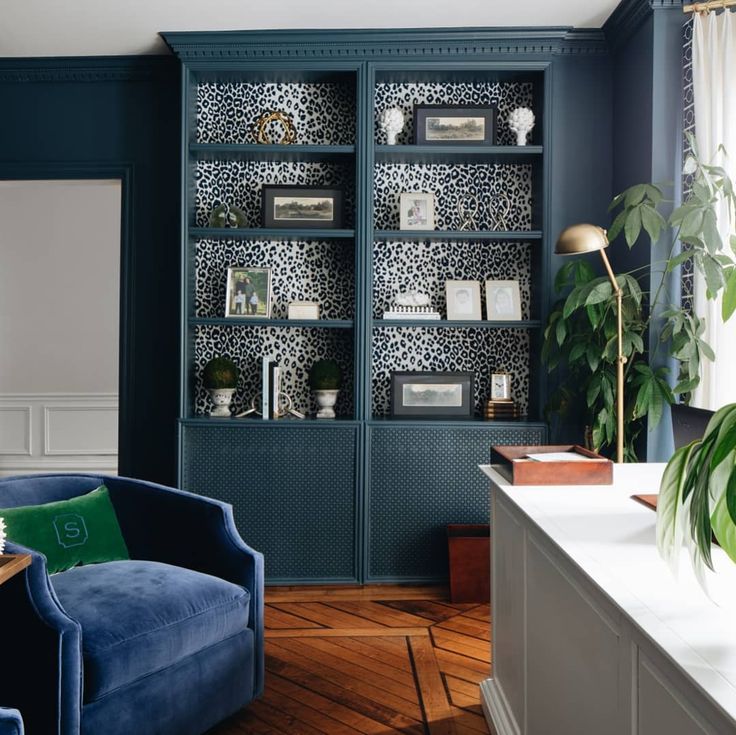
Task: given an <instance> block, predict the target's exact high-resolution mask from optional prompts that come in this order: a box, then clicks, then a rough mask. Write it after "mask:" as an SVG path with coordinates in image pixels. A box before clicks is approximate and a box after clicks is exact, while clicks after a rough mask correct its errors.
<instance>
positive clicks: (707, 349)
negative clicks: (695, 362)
mask: <svg viewBox="0 0 736 735" xmlns="http://www.w3.org/2000/svg"><path fill="white" fill-rule="evenodd" d="M698 347H699V348H700V351H701V352H702V353H703V355H705V357H707V358H708V359H709V360H710V361H711V362H715V359H716V353H715V352H713V348H712V347H711V346H710V345H709V344H708V343H707V342H706V341H705V340H702V339H699V340H698Z"/></svg>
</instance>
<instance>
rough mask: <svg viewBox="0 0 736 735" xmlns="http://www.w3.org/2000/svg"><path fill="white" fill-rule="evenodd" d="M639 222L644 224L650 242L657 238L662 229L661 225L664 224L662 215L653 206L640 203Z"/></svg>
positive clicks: (654, 241)
mask: <svg viewBox="0 0 736 735" xmlns="http://www.w3.org/2000/svg"><path fill="white" fill-rule="evenodd" d="M641 223H642V225H644V229H645V230H646V232H647V234H648V235H649V239H650V240H651V241H652V244H654V243H656V242H657V240H659V234H660V232H661V231H662V227H664V225H665V221H664V219H663V217H662V215H661V214H660V213H659V212H658V211H657V210H656V209H654V207H650V206H647V205H646V204H642V206H641Z"/></svg>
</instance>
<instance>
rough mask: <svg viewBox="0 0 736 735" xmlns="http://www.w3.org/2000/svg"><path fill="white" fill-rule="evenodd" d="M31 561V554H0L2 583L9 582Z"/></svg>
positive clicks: (0, 580) (0, 579)
mask: <svg viewBox="0 0 736 735" xmlns="http://www.w3.org/2000/svg"><path fill="white" fill-rule="evenodd" d="M30 563H31V555H30V554H3V555H2V556H0V584H3V582H7V581H8V580H9V579H10V578H11V577H14V576H15V575H16V574H18V572H22V571H23V570H24V569H25V568H26V567H27V566H29V565H30Z"/></svg>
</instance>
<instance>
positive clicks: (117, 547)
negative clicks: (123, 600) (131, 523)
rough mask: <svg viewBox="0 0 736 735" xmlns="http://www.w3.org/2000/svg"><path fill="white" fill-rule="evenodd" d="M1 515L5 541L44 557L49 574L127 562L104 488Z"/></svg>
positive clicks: (118, 528)
mask: <svg viewBox="0 0 736 735" xmlns="http://www.w3.org/2000/svg"><path fill="white" fill-rule="evenodd" d="M2 514H3V517H4V518H5V523H6V524H7V536H8V538H9V539H10V540H11V541H15V542H16V543H18V544H22V545H23V546H27V547H28V548H31V549H35V550H36V551H40V552H41V553H42V554H44V555H45V556H46V564H47V568H48V571H49V573H52V574H53V573H54V572H63V571H64V570H65V569H71V568H72V567H73V566H76V565H77V564H96V563H99V562H106V561H115V560H119V559H129V558H130V557H129V554H128V549H127V547H126V546H125V541H124V540H123V535H122V533H121V532H120V525H119V524H118V519H117V517H116V516H115V509H114V508H113V505H112V503H111V502H110V494H109V493H108V490H107V488H106V487H105V486H104V485H102V486H100V487H98V488H97V489H96V490H93V491H92V492H91V493H87V494H86V495H80V496H78V497H75V498H70V499H69V500H57V501H55V502H52V503H44V504H41V505H24V506H20V507H15V508H5V509H4V510H3V511H2Z"/></svg>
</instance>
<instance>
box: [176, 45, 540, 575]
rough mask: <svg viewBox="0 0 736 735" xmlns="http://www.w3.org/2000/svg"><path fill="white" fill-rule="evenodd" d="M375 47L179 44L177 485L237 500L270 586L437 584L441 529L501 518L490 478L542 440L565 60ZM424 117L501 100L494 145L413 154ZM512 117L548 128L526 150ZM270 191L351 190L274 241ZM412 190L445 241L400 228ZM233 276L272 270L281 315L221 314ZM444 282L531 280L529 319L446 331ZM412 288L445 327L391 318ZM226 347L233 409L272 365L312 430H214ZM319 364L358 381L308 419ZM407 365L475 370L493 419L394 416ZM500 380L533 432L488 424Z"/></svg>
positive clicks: (525, 291) (287, 425) (293, 426)
mask: <svg viewBox="0 0 736 735" xmlns="http://www.w3.org/2000/svg"><path fill="white" fill-rule="evenodd" d="M367 35H368V36H370V37H371V40H370V41H368V40H366V39H364V38H363V37H362V36H361V37H360V38H358V37H356V40H355V44H356V45H355V47H354V49H360V51H359V53H358V52H355V53H358V58H355V57H354V55H352V54H353V51H354V49H353V51H351V52H350V54H347V53H343V52H338V51H337V50H336V48H335V47H334V46H332V45H331V44H330V43H328V42H325V43H316V44H306V45H303V44H302V42H301V40H299V39H298V38H297V37H296V36H295V38H294V39H293V41H292V40H290V39H289V34H286V36H284V38H285V39H286V40H285V41H283V43H281V45H280V46H279V50H278V51H277V50H276V49H275V48H272V47H271V46H269V45H268V43H267V39H268V37H269V34H268V33H266V34H257V33H253V34H249V33H242V34H241V33H237V34H233V35H230V34H215V35H213V34H206V37H207V40H206V42H205V41H203V45H202V46H201V47H200V46H199V45H198V39H199V38H200V34H187V33H184V34H166V39H167V42H168V43H169V44H170V45H171V47H172V49H173V50H174V51H175V52H176V53H177V54H179V55H180V57H181V58H182V61H183V66H182V70H183V71H182V79H183V86H182V88H183V121H184V122H183V125H184V146H183V148H184V150H183V172H184V181H183V203H184V207H183V237H182V242H183V259H182V267H183V282H184V284H185V288H184V289H183V292H184V294H183V308H182V314H183V319H182V401H181V420H180V427H181V431H180V444H181V451H180V457H181V460H180V481H181V484H182V486H184V487H185V488H187V489H189V490H193V491H195V492H203V493H206V494H210V495H214V496H215V497H221V498H222V499H224V500H228V501H229V502H232V503H233V505H234V508H235V515H236V522H237V523H238V527H239V529H240V531H241V533H242V535H243V536H244V538H246V540H247V541H248V542H249V543H251V544H252V545H253V546H255V547H256V548H259V549H261V550H262V551H264V553H265V554H266V573H267V578H268V579H269V581H270V582H271V583H289V582H304V581H307V582H308V581H315V582H319V581H335V582H338V581H389V580H394V579H396V580H409V579H412V580H430V579H441V578H442V577H443V576H444V574H445V573H446V557H445V542H444V526H445V524H446V523H449V522H463V521H467V522H470V523H474V522H483V521H485V520H487V515H488V514H487V510H486V508H487V498H486V489H485V484H484V483H483V480H482V478H481V476H480V474H479V473H478V472H477V469H476V465H477V464H478V463H479V462H482V461H486V460H487V456H488V450H489V449H490V446H491V445H492V444H500V443H528V444H533V443H539V442H541V441H543V440H544V439H545V437H546V427H545V425H544V424H543V423H542V421H541V408H542V403H543V399H544V395H543V391H542V390H541V385H542V382H543V381H542V379H541V371H540V366H539V346H540V344H539V343H540V333H541V326H542V324H543V322H544V319H545V303H546V288H547V283H548V280H549V278H548V272H547V269H548V266H547V262H548V258H547V257H546V256H545V254H544V252H545V247H546V244H547V243H548V234H547V232H546V230H545V224H546V205H545V196H546V183H545V182H546V176H547V167H546V166H547V163H546V162H547V149H546V140H547V136H548V132H549V121H548V118H547V110H548V109H549V98H548V91H547V90H548V88H549V84H548V73H549V65H550V62H549V60H548V59H545V58H541V57H540V58H539V59H536V60H531V61H530V60H529V59H528V58H525V59H524V60H523V61H519V62H517V63H515V62H514V61H513V55H508V54H507V55H505V56H504V55H500V56H499V55H496V56H493V55H490V56H489V55H488V54H487V53H483V54H478V57H477V58H476V57H475V56H474V52H473V51H472V43H470V40H468V43H467V45H466V44H465V42H464V44H463V48H464V49H465V51H463V52H462V53H461V54H459V55H454V56H453V58H452V59H451V60H449V59H443V58H442V53H441V52H439V51H437V50H433V48H434V47H432V48H429V49H427V50H424V51H423V52H421V53H412V54H411V57H410V58H404V57H405V55H406V54H407V49H408V48H409V47H410V46H411V43H409V45H408V46H405V45H402V43H396V42H394V41H392V42H391V45H390V48H389V47H386V48H385V55H383V52H382V55H381V58H376V56H375V55H376V53H377V51H376V48H378V46H380V44H381V43H384V44H385V39H384V38H383V36H382V34H381V33H380V32H375V33H373V32H372V33H370V34H367ZM297 36H298V34H297ZM261 38H262V39H264V41H263V43H261V42H260V41H259V39H261ZM299 38H301V36H299ZM366 38H367V37H366ZM392 38H393V37H392ZM438 38H439V36H438ZM407 43H408V42H407ZM264 44H265V45H264ZM376 44H378V46H377V45H376ZM361 54H362V55H361ZM346 57H349V58H346ZM418 104H446V105H452V106H456V105H470V104H474V105H483V106H491V105H492V106H495V107H496V108H497V134H496V140H495V143H494V145H490V146H480V145H478V146H476V145H467V146H465V145H463V146H433V145H415V144H414V131H413V110H414V107H415V106H416V105H418ZM393 106H398V107H400V108H401V109H402V110H403V111H404V113H405V118H406V123H407V124H406V127H405V129H404V131H403V132H402V134H401V136H400V138H399V141H398V144H397V145H391V146H389V145H387V144H386V142H385V139H384V137H383V134H382V133H381V132H380V130H379V126H378V119H379V116H380V113H381V112H382V111H383V110H384V109H385V108H387V107H393ZM517 106H528V107H531V108H532V109H533V110H534V112H535V115H536V127H535V129H534V133H533V136H532V139H531V141H530V144H529V145H527V146H521V147H519V146H516V145H515V144H514V142H515V141H514V138H513V136H512V134H511V131H510V130H509V129H508V126H507V118H508V114H509V112H510V111H511V110H512V109H514V108H515V107H517ZM270 110H279V111H283V112H286V113H288V114H290V115H291V116H292V117H293V119H294V121H295V124H296V129H297V143H296V144H293V145H280V144H259V143H257V141H256V138H255V136H254V132H253V131H254V127H253V125H254V122H255V120H256V119H257V118H258V117H259V115H261V114H262V113H263V112H266V111H270ZM264 184H289V185H297V184H306V185H315V186H327V187H333V188H339V189H341V190H342V192H343V196H344V206H345V211H344V221H343V229H340V230H330V229H324V230H310V229H304V230H293V229H289V230H281V229H273V228H265V227H264V223H263V221H262V219H261V189H262V186H263V185H264ZM405 191H425V192H432V193H433V194H434V195H435V201H436V213H435V216H436V229H435V230H433V231H427V232H416V231H412V232H407V231H401V230H400V228H399V195H400V194H401V193H402V192H405ZM466 192H470V193H473V194H475V195H476V196H477V197H478V200H479V203H480V208H479V212H478V214H477V216H476V228H475V229H472V230H467V229H461V224H462V219H461V216H460V213H459V212H458V209H457V204H458V201H459V199H460V197H461V196H462V195H463V194H464V193H466ZM500 193H503V194H504V195H506V196H507V197H508V203H509V207H508V211H507V212H506V214H505V220H506V227H505V228H504V229H503V230H499V229H497V228H496V227H495V226H494V221H495V219H494V217H492V216H491V213H490V211H489V205H490V202H491V199H492V197H494V196H496V195H498V194H500ZM223 201H224V202H228V203H230V204H235V205H237V206H238V207H239V208H240V209H241V210H242V211H243V212H244V213H245V216H246V219H247V222H246V225H247V226H246V227H244V228H239V229H232V228H225V229H218V228H211V227H210V226H209V214H210V212H211V210H212V208H213V207H215V206H216V205H218V204H219V203H221V202H223ZM229 266H252V267H268V268H271V269H272V278H273V284H272V293H273V306H272V315H271V318H270V319H268V320H264V319H232V318H229V319H228V318H225V315H224V305H225V288H226V274H227V268H228V267H229ZM449 279H455V280H462V279H471V280H478V281H481V283H484V282H485V281H486V280H487V279H494V280H517V281H518V282H519V284H520V292H521V301H522V318H521V319H520V320H519V321H514V322H490V321H486V320H483V321H474V322H457V321H448V320H447V317H446V309H445V281H446V280H449ZM406 290H419V291H424V292H425V293H428V294H429V296H430V300H431V305H432V307H433V308H435V309H437V310H438V311H439V312H440V313H441V315H442V318H441V319H440V320H439V321H433V322H426V321H421V320H414V321H387V320H384V319H383V318H382V316H383V312H384V311H386V310H387V309H389V307H390V306H391V305H392V303H393V300H394V298H395V296H396V295H397V293H399V292H402V291H406ZM293 300H309V301H317V302H319V303H320V306H321V317H320V319H319V320H314V321H312V320H309V321H290V320H288V319H287V318H286V316H287V306H288V303H289V302H290V301H293ZM484 316H485V305H484ZM215 355H226V356H228V357H230V358H232V359H233V360H235V362H236V363H237V364H238V365H239V367H240V368H241V371H242V377H241V380H240V383H239V386H238V390H237V393H236V397H235V403H236V404H237V405H238V406H247V405H248V404H249V402H250V400H251V397H252V396H254V395H256V394H258V393H259V392H260V390H261V385H260V380H261V378H260V370H261V361H262V359H263V357H271V358H273V359H275V360H277V361H278V362H279V363H280V364H281V366H282V368H283V389H284V390H285V391H286V392H287V393H288V394H289V395H290V396H291V397H292V400H293V402H294V405H295V407H296V408H298V409H299V410H301V411H304V412H306V413H307V414H308V416H309V417H308V418H307V419H305V420H295V419H282V420H276V421H274V420H270V421H264V420H261V419H258V418H253V417H249V418H246V419H234V418H233V419H213V418H210V417H209V415H208V411H209V398H208V396H207V393H206V391H205V390H204V388H203V385H202V370H203V368H204V365H205V364H206V362H207V361H208V360H209V359H210V358H211V357H214V356H215ZM319 358H333V359H335V360H337V362H338V363H339V364H340V366H341V367H342V370H343V374H344V378H345V379H344V386H343V390H342V392H341V395H340V400H339V403H338V405H337V412H338V420H336V421H319V420H316V419H314V418H312V416H313V415H314V408H315V407H314V405H313V403H312V398H311V395H310V392H309V388H308V370H309V367H310V366H311V364H312V363H313V362H314V361H315V360H316V359H319ZM396 370H462V371H472V372H473V373H474V374H475V377H476V382H475V396H474V403H475V409H476V416H477V417H478V418H475V419H474V420H471V421H462V422H449V421H444V422H443V421H439V422H438V421H418V420H417V421H412V420H401V421H396V420H392V419H390V418H389V416H388V413H389V390H390V376H391V372H392V371H396ZM494 370H506V371H510V372H511V373H512V374H513V376H514V377H513V381H514V382H513V392H514V397H515V399H516V400H517V401H518V402H519V403H520V404H521V406H522V409H523V412H524V413H525V415H526V419H525V420H523V421H519V422H486V421H483V420H482V419H481V418H479V417H480V416H481V415H482V405H483V403H484V401H485V400H486V399H487V398H488V392H489V378H490V374H491V372H492V371H494Z"/></svg>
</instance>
